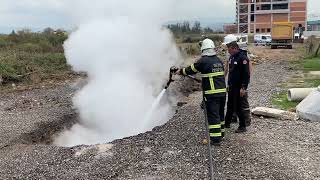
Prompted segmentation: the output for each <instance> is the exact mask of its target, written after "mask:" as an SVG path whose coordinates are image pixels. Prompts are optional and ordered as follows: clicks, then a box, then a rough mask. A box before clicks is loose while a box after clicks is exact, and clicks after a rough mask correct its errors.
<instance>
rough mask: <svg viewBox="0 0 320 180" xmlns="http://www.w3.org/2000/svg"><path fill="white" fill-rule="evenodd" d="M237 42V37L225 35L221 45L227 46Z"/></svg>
mask: <svg viewBox="0 0 320 180" xmlns="http://www.w3.org/2000/svg"><path fill="white" fill-rule="evenodd" d="M234 41H235V42H238V38H237V36H235V35H233V34H229V35H227V36H226V37H224V40H223V43H222V44H224V45H227V44H229V43H231V42H234Z"/></svg>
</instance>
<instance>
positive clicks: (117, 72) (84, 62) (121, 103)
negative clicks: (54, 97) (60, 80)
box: [54, 0, 180, 146]
mask: <svg viewBox="0 0 320 180" xmlns="http://www.w3.org/2000/svg"><path fill="white" fill-rule="evenodd" d="M69 3H71V4H70V6H67V7H72V12H73V13H72V15H73V17H74V18H75V19H76V21H75V22H76V23H77V24H79V26H78V28H77V30H76V31H75V32H73V33H72V34H71V35H70V37H69V39H68V40H67V41H66V42H65V45H64V48H65V55H66V58H67V61H68V63H69V64H70V65H72V67H73V69H74V70H75V71H84V72H87V73H88V79H89V81H88V84H87V85H86V86H85V87H84V88H82V89H81V90H80V91H79V92H78V93H77V94H76V96H75V97H74V99H73V102H74V106H75V107H76V108H77V109H78V110H79V112H80V118H81V120H80V123H79V124H76V125H74V126H73V127H72V128H71V129H70V130H67V131H65V132H63V133H62V134H60V135H59V136H58V137H57V138H56V139H55V140H54V144H56V145H59V146H74V145H79V144H96V143H105V142H109V141H112V140H114V139H118V138H123V137H127V136H132V135H136V134H138V133H141V132H145V131H147V130H150V129H151V128H152V127H154V126H156V125H161V124H163V123H165V122H166V121H167V120H168V119H169V116H170V114H171V107H170V104H169V103H166V102H165V103H161V106H159V107H158V108H157V109H156V111H155V112H154V113H153V115H152V118H151V119H150V122H146V121H145V116H146V114H147V112H148V110H149V109H150V108H151V105H152V103H153V101H154V100H155V99H156V97H157V95H158V94H159V93H160V92H161V90H162V88H163V86H164V84H165V82H166V81H167V78H168V73H169V68H170V67H171V66H172V65H175V64H178V63H179V62H178V61H179V59H180V58H179V52H178V50H177V48H176V46H175V43H174V40H173V37H172V35H171V33H170V32H169V31H168V30H167V29H165V28H163V27H162V25H163V23H164V22H165V21H166V18H167V16H168V14H170V10H171V9H173V7H174V4H173V1H171V0H135V1H132V0H107V1H102V0H96V1H94V2H93V1H92V2H91V1H90V4H88V3H89V1H69ZM91 3H95V4H94V5H93V4H91ZM68 10H71V9H68ZM150 123H151V126H149V125H150Z"/></svg>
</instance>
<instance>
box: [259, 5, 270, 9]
mask: <svg viewBox="0 0 320 180" xmlns="http://www.w3.org/2000/svg"><path fill="white" fill-rule="evenodd" d="M261 10H271V4H262V5H261Z"/></svg>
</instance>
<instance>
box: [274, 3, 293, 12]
mask: <svg viewBox="0 0 320 180" xmlns="http://www.w3.org/2000/svg"><path fill="white" fill-rule="evenodd" d="M288 8H289V6H288V3H284V4H274V5H273V7H272V9H273V10H277V9H288Z"/></svg>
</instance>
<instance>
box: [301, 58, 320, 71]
mask: <svg viewBox="0 0 320 180" xmlns="http://www.w3.org/2000/svg"><path fill="white" fill-rule="evenodd" d="M303 67H304V70H305V71H320V57H315V58H309V59H306V61H305V62H304V64H303Z"/></svg>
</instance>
